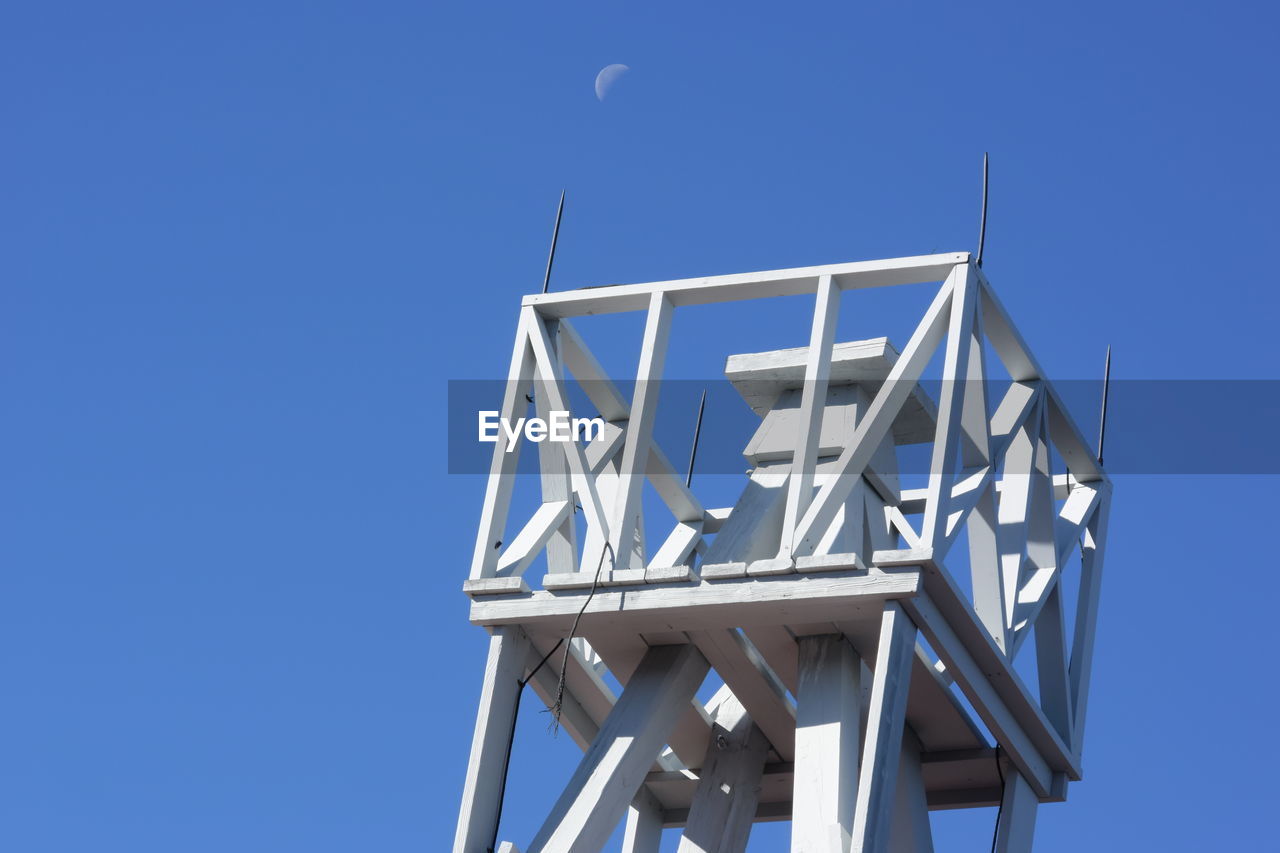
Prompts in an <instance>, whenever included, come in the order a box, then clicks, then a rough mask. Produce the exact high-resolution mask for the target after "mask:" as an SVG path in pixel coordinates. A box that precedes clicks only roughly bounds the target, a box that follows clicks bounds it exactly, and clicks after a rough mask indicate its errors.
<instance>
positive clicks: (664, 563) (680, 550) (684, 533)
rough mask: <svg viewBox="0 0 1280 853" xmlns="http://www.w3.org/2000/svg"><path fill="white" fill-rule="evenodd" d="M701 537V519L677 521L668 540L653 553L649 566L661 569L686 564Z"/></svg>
mask: <svg viewBox="0 0 1280 853" xmlns="http://www.w3.org/2000/svg"><path fill="white" fill-rule="evenodd" d="M701 538H702V522H701V521H692V522H686V521H678V522H676V525H675V527H673V528H672V529H671V533H670V535H669V536H667V538H666V541H664V542H663V543H662V546H661V547H659V548H658V552H657V553H656V554H654V555H653V560H652V561H651V562H650V563H649V566H648V567H649V568H651V569H660V568H672V567H675V566H682V565H684V564H685V562H686V561H687V560H688V559H689V556H690V555H691V554H693V551H694V548H696V547H697V545H698V540H700V539H701Z"/></svg>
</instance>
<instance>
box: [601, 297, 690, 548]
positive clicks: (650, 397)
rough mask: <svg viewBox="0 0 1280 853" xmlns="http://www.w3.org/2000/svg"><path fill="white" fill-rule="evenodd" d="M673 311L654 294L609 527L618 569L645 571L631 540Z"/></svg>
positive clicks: (646, 323) (650, 303)
mask: <svg viewBox="0 0 1280 853" xmlns="http://www.w3.org/2000/svg"><path fill="white" fill-rule="evenodd" d="M673 311H674V308H673V306H672V304H671V301H670V300H669V299H667V297H666V295H665V294H662V293H655V294H653V296H652V298H651V299H650V300H649V315H648V318H647V319H646V320H645V327H644V341H643V343H642V344H641V350H640V367H639V369H638V370H637V371H636V390H635V398H634V399H633V400H632V402H631V418H630V420H629V421H628V423H627V438H626V442H625V444H623V446H622V463H621V469H620V470H621V474H620V477H621V478H620V480H619V483H618V497H617V499H616V500H615V501H614V504H613V518H612V519H611V523H610V525H609V532H610V537H609V540H610V543H611V544H612V545H613V553H614V554H615V555H616V559H617V565H616V566H615V568H618V569H630V568H640V569H642V568H644V565H643V563H642V564H641V565H639V566H633V565H632V549H631V540H632V537H633V536H635V531H636V514H637V513H638V512H639V511H640V498H641V492H642V489H643V487H644V480H645V468H646V466H647V463H648V461H649V447H650V445H651V444H652V443H653V423H654V420H655V418H656V417H657V414H658V391H659V390H660V388H659V386H660V385H661V382H662V370H663V367H664V366H665V364H666V358H667V341H668V340H669V339H670V336H671V316H672V312H673Z"/></svg>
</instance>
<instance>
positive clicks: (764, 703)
mask: <svg viewBox="0 0 1280 853" xmlns="http://www.w3.org/2000/svg"><path fill="white" fill-rule="evenodd" d="M689 639H691V640H692V641H693V642H694V643H695V644H696V645H697V646H698V650H699V651H700V652H702V655H703V657H705V658H706V659H707V661H708V662H709V663H710V664H711V666H712V667H713V668H714V669H715V671H716V672H717V673H718V674H719V675H720V677H721V678H723V679H724V682H725V684H726V685H727V686H728V687H729V689H730V690H732V691H733V695H734V697H735V698H736V699H737V701H738V702H740V703H741V704H742V705H743V706H744V707H745V708H746V709H747V712H748V713H750V714H751V718H752V719H753V720H754V721H755V725H757V726H759V727H760V729H761V731H763V732H764V733H765V736H766V737H768V738H769V743H770V744H772V746H773V748H774V750H775V751H776V752H777V753H778V755H779V756H781V757H782V760H783V761H790V760H791V759H792V757H793V756H794V755H795V738H796V709H795V705H794V704H793V703H792V701H791V698H790V697H789V696H787V688H786V686H785V685H784V684H783V683H782V681H781V679H779V678H778V676H777V674H776V673H774V671H773V670H772V669H771V668H770V667H769V664H768V663H766V662H765V660H764V657H763V655H761V654H760V652H759V650H758V649H756V647H755V646H753V645H752V644H751V641H750V640H748V639H747V638H746V637H744V636H743V635H742V632H741V631H739V630H737V629H735V628H728V629H718V630H714V631H691V632H689Z"/></svg>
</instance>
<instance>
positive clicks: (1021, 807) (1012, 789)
mask: <svg viewBox="0 0 1280 853" xmlns="http://www.w3.org/2000/svg"><path fill="white" fill-rule="evenodd" d="M1002 760H1003V759H1002ZM1004 772H1005V782H1004V797H1003V798H1002V799H1001V801H1000V823H999V824H997V825H996V846H995V853H1031V842H1032V840H1033V839H1034V837H1035V832H1036V806H1037V805H1039V800H1037V799H1036V793H1035V791H1033V790H1031V786H1030V785H1029V784H1027V780H1026V779H1024V778H1023V776H1022V774H1021V773H1019V772H1018V771H1017V770H1016V769H1014V767H1013V766H1012V765H1006V767H1005V771H1004Z"/></svg>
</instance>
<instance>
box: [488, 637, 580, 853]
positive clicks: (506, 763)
mask: <svg viewBox="0 0 1280 853" xmlns="http://www.w3.org/2000/svg"><path fill="white" fill-rule="evenodd" d="M563 642H564V640H556V644H555V645H554V646H552V647H551V651H549V652H547V653H546V654H545V655H543V656H542V660H540V661H538V665H537V666H535V667H534V668H533V669H532V670H531V671H530V672H529V674H528V675H526V676H525V677H524V678H522V679H520V681H518V682H516V684H517V685H518V686H517V687H516V701H515V707H514V708H512V709H511V731H510V732H508V733H507V757H506V758H505V759H503V762H502V779H501V781H499V782H498V817H497V820H495V821H494V822H493V839H492V840H491V841H490V843H489V849H488V853H494V850H495V849H496V848H497V846H498V829H499V828H500V825H501V823H502V803H503V801H504V800H505V799H506V798H507V771H508V770H510V769H511V748H512V747H513V746H514V745H515V742H516V721H517V720H518V719H520V697H521V696H523V695H524V686H525V685H526V684H528V683H529V682H530V681H533V677H534V676H535V675H537V674H538V670H540V669H542V667H543V666H544V665H545V664H546V662H547V661H549V660H551V656H552V655H554V654H555V653H556V649H558V648H560V644H561V643H563Z"/></svg>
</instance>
